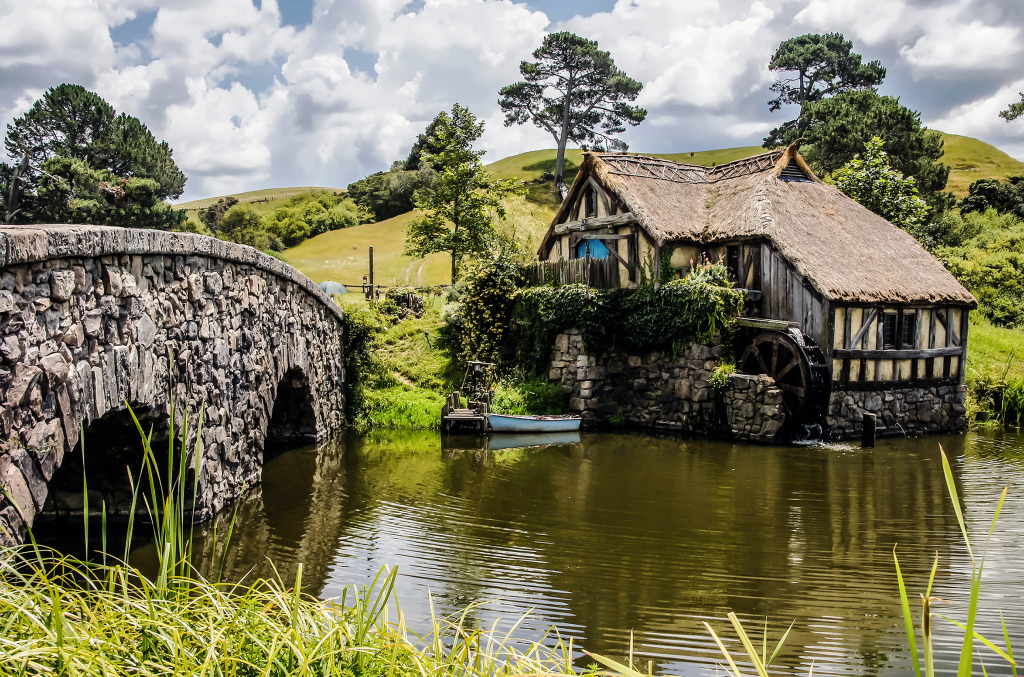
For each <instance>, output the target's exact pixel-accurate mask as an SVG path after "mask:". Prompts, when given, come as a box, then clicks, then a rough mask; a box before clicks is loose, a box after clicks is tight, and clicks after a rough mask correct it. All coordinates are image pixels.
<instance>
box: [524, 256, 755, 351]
mask: <svg viewBox="0 0 1024 677" xmlns="http://www.w3.org/2000/svg"><path fill="white" fill-rule="evenodd" d="M742 307H743V293H742V292H739V291H736V290H734V289H733V288H732V286H731V284H730V282H729V279H728V272H727V271H726V268H725V266H724V265H722V264H721V263H715V264H712V263H708V262H705V263H703V264H701V265H697V266H696V267H694V269H693V271H692V272H691V273H690V274H689V275H687V276H686V278H684V279H681V280H673V281H671V282H668V283H667V284H663V285H661V286H659V287H658V288H655V287H654V286H653V285H652V284H650V283H644V284H641V286H640V287H639V288H638V289H637V290H635V291H633V292H630V291H627V290H621V289H614V290H607V291H604V290H602V291H598V290H593V289H591V290H588V289H587V288H586V287H584V286H583V285H565V286H561V287H550V286H549V287H533V288H529V289H523V290H521V291H520V292H519V294H518V297H517V300H516V303H515V307H514V313H513V317H512V324H513V328H512V333H511V334H510V337H509V338H510V339H511V340H512V345H513V346H514V348H515V354H516V356H517V359H518V361H519V362H520V363H521V364H522V365H523V366H524V367H526V368H528V369H530V370H534V371H537V370H540V369H543V368H544V367H545V365H546V362H547V359H548V356H549V355H550V352H551V346H552V344H553V342H554V338H555V336H556V335H557V334H558V333H559V332H561V331H564V330H565V329H569V328H572V327H575V328H576V329H578V330H579V331H580V333H581V334H582V335H583V341H584V343H586V345H587V346H588V348H590V349H591V350H592V351H595V352H601V351H604V350H608V349H618V350H623V351H626V352H632V353H639V352H646V351H649V350H663V349H667V348H670V347H671V346H672V345H673V343H676V342H678V341H681V340H684V341H685V340H693V341H698V342H710V341H711V340H712V339H713V338H714V337H715V336H716V335H717V334H719V333H720V332H721V331H722V330H723V329H724V328H725V326H726V325H727V324H728V323H729V322H730V321H732V319H733V318H735V317H736V316H737V315H739V313H740V310H741V309H742Z"/></svg>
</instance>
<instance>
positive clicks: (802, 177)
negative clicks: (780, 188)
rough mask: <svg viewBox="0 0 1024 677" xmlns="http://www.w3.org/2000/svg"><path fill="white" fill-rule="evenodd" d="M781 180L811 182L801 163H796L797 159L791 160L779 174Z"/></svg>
mask: <svg viewBox="0 0 1024 677" xmlns="http://www.w3.org/2000/svg"><path fill="white" fill-rule="evenodd" d="M779 180H780V181H797V182H810V179H809V178H807V175H806V174H804V170H802V169H800V165H798V164H797V163H796V160H790V161H789V164H788V165H786V168H785V169H783V170H782V173H781V174H779Z"/></svg>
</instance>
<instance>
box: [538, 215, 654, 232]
mask: <svg viewBox="0 0 1024 677" xmlns="http://www.w3.org/2000/svg"><path fill="white" fill-rule="evenodd" d="M634 223H637V220H636V217H635V216H633V212H623V213H622V214H613V215H612V216H599V217H593V218H589V219H580V220H579V221H569V222H568V223H560V224H558V225H557V226H555V228H554V231H553V232H554V234H555V235H565V234H566V233H581V232H585V231H588V230H600V229H601V228H616V227H619V226H630V225H633V224H634Z"/></svg>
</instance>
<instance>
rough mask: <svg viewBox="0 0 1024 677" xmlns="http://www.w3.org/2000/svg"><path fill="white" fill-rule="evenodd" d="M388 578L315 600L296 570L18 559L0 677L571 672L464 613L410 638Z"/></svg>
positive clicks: (12, 568) (7, 601)
mask: <svg viewBox="0 0 1024 677" xmlns="http://www.w3.org/2000/svg"><path fill="white" fill-rule="evenodd" d="M394 579H395V571H391V572H387V571H384V572H382V574H381V575H379V576H378V580H377V581H376V583H375V585H374V586H372V587H371V588H369V589H362V590H356V589H350V590H348V591H346V594H345V595H343V596H342V597H341V598H340V599H335V600H327V601H321V600H319V599H316V598H315V597H311V596H309V595H306V594H303V593H302V592H300V591H301V589H302V567H301V565H300V567H299V575H298V576H297V577H296V579H295V580H294V581H287V582H284V581H279V580H260V581H253V582H252V583H251V584H249V585H248V586H236V585H225V584H217V583H212V582H208V581H205V580H202V579H201V578H199V577H198V576H196V575H195V574H193V573H189V572H183V573H179V574H176V575H172V576H169V577H166V578H160V579H157V580H149V579H147V578H145V577H144V576H143V575H142V573H141V572H140V571H138V570H136V569H134V568H132V567H130V566H125V565H111V566H98V565H95V564H87V563H84V562H81V561H78V560H74V559H71V558H66V557H60V556H59V555H58V554H56V553H49V552H41V553H40V555H39V557H36V556H35V555H34V554H30V555H27V556H26V557H25V559H24V560H22V561H21V562H20V563H19V562H18V561H17V560H8V561H6V562H3V563H0V624H2V625H3V627H4V632H3V634H2V635H0V673H2V674H5V675H26V674H70V675H127V674H131V675H139V676H140V677H142V676H147V675H171V674H175V675H239V676H241V675H254V676H255V675H353V676H354V675H359V676H361V677H376V676H378V675H379V676H381V677H384V676H387V677H411V676H414V675H415V676H423V677H426V676H428V675H430V676H435V675H436V676H446V675H452V676H453V677H456V676H458V677H475V676H480V677H484V676H486V677H493V676H496V675H524V674H576V672H575V671H574V670H573V667H572V661H571V654H572V652H571V650H569V647H567V646H566V645H564V644H561V643H560V642H555V643H554V646H553V647H543V646H540V645H538V644H533V643H526V642H521V643H520V642H516V641H514V640H510V639H509V638H507V637H505V636H502V635H496V634H494V633H492V632H488V631H487V630H484V629H480V628H477V627H475V625H474V623H473V620H474V618H473V615H472V610H471V609H467V610H466V611H465V612H464V613H463V614H462V615H461V616H457V617H455V618H450V619H441V618H436V619H434V622H433V624H432V626H431V627H430V628H428V629H426V632H425V633H422V634H420V633H415V632H413V631H411V630H410V629H408V628H406V627H405V624H404V622H403V620H402V617H401V614H400V613H399V614H398V615H397V617H396V616H395V615H394V613H393V610H394V609H395V608H396V605H397V602H396V601H395V600H394V599H393V591H394V582H395V581H394ZM389 611H390V612H391V615H389ZM421 630H422V629H421Z"/></svg>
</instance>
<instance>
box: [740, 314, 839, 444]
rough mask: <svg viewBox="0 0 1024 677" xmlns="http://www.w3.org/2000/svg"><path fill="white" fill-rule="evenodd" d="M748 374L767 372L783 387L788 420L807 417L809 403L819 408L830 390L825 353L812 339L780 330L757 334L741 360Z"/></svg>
mask: <svg viewBox="0 0 1024 677" xmlns="http://www.w3.org/2000/svg"><path fill="white" fill-rule="evenodd" d="M738 366H739V370H740V371H741V372H742V373H744V374H766V375H768V376H771V377H772V378H773V379H775V385H777V386H778V387H779V389H780V390H781V391H782V403H783V406H784V407H785V410H786V422H787V424H790V423H796V422H797V420H799V419H800V418H803V417H802V416H801V414H803V413H805V410H806V409H808V408H809V407H812V408H818V407H820V406H821V405H822V404H823V402H822V398H823V396H824V395H825V393H826V391H827V383H828V380H827V379H828V375H827V369H826V367H825V360H824V355H823V354H822V352H821V350H820V349H819V348H818V347H817V346H816V345H814V343H813V342H812V341H810V340H809V339H807V338H806V337H804V336H803V335H802V334H800V333H799V332H796V335H795V336H794V335H793V334H790V333H783V332H777V331H767V332H763V333H760V334H757V335H755V336H754V337H753V339H752V340H751V341H750V343H749V344H748V345H747V347H746V349H744V351H743V354H742V355H741V356H740V360H739V365H738Z"/></svg>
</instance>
